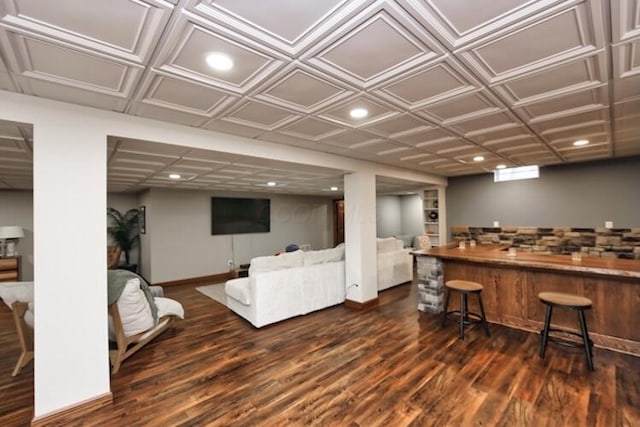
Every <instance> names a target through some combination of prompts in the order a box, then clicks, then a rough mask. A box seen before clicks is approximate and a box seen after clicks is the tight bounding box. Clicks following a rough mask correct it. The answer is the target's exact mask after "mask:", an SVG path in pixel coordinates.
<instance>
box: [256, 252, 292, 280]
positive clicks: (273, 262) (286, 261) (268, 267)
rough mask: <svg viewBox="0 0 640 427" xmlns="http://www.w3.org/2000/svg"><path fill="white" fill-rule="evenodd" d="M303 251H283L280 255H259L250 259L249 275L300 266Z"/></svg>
mask: <svg viewBox="0 0 640 427" xmlns="http://www.w3.org/2000/svg"><path fill="white" fill-rule="evenodd" d="M303 254H304V252H303V251H295V252H285V253H283V254H280V255H273V256H261V257H257V258H253V259H252V260H251V267H249V276H252V275H254V274H256V273H266V272H268V271H275V270H282V269H283V268H293V267H302V265H303Z"/></svg>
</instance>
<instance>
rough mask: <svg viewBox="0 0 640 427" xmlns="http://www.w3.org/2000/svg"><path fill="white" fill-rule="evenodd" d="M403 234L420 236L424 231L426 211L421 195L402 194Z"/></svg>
mask: <svg viewBox="0 0 640 427" xmlns="http://www.w3.org/2000/svg"><path fill="white" fill-rule="evenodd" d="M400 206H401V214H402V234H410V235H412V236H420V235H422V234H423V233H424V224H423V221H424V213H423V210H422V199H421V198H420V196H419V195H417V194H415V195H411V196H401V197H400Z"/></svg>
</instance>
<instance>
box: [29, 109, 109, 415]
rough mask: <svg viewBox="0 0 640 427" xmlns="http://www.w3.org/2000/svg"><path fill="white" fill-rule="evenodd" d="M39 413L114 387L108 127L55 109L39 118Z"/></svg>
mask: <svg viewBox="0 0 640 427" xmlns="http://www.w3.org/2000/svg"><path fill="white" fill-rule="evenodd" d="M33 124H34V150H33V181H34V190H33V201H34V221H33V222H34V258H35V263H34V264H35V265H34V280H35V297H34V307H35V309H34V311H35V330H34V338H35V343H34V344H35V365H34V366H35V367H34V369H35V372H34V400H35V402H34V406H35V410H34V412H35V414H34V415H35V417H36V418H38V417H42V416H45V415H48V414H50V413H52V412H57V411H60V410H63V409H66V408H67V407H69V406H73V405H77V404H78V403H81V402H85V401H89V400H92V399H95V398H99V397H102V396H105V395H107V394H108V393H109V392H110V384H109V381H110V378H109V361H108V343H107V305H106V302H107V283H106V282H107V277H106V271H107V265H106V255H105V254H106V252H105V250H106V247H107V236H106V197H107V196H106V180H107V172H106V168H107V156H106V151H107V150H106V133H105V131H104V130H100V126H98V125H97V124H96V123H95V122H94V121H93V120H91V119H90V118H86V117H83V116H81V115H72V114H69V113H65V112H64V111H55V110H53V109H52V110H51V111H50V112H48V114H46V115H44V114H43V115H39V116H38V117H37V119H36V120H34V123H33Z"/></svg>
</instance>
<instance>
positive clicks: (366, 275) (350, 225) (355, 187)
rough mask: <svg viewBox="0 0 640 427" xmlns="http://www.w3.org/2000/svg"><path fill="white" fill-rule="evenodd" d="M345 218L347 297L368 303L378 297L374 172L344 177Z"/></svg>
mask: <svg viewBox="0 0 640 427" xmlns="http://www.w3.org/2000/svg"><path fill="white" fill-rule="evenodd" d="M344 222H345V224H344V225H345V263H346V285H347V299H348V300H351V301H355V302H359V303H365V302H367V301H371V300H373V299H375V298H377V297H378V270H377V265H378V261H377V250H376V176H375V174H374V173H372V172H357V173H352V174H350V175H346V176H345V177H344ZM354 285H357V286H354Z"/></svg>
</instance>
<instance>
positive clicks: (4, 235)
mask: <svg viewBox="0 0 640 427" xmlns="http://www.w3.org/2000/svg"><path fill="white" fill-rule="evenodd" d="M21 237H24V231H23V230H22V227H20V226H19V225H5V226H2V227H0V239H19V238H21Z"/></svg>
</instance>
